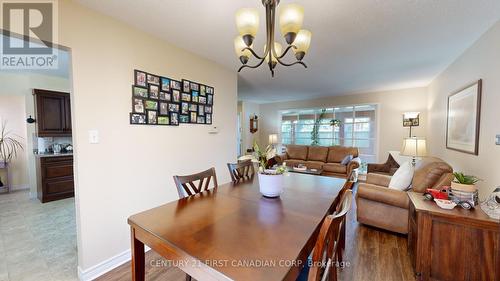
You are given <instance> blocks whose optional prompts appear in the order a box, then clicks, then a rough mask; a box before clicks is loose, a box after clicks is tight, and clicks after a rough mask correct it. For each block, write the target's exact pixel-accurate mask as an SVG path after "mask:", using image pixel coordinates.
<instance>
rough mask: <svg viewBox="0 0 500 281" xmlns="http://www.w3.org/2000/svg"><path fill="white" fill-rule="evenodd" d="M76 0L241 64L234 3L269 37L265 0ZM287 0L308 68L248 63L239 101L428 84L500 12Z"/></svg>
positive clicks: (370, 0) (393, 1)
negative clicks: (254, 12)
mask: <svg viewBox="0 0 500 281" xmlns="http://www.w3.org/2000/svg"><path fill="white" fill-rule="evenodd" d="M78 1H79V2H81V3H83V4H84V5H86V6H88V7H91V8H93V9H95V10H98V11H101V12H103V13H105V14H107V15H110V16H112V17H115V18H118V19H120V20H122V21H125V22H127V23H129V24H131V25H133V26H135V27H137V28H139V29H141V30H144V31H146V32H149V33H152V34H154V35H155V36H158V37H161V38H163V39H165V40H166V41H168V42H170V43H172V44H174V45H177V46H179V47H181V48H184V49H187V50H189V51H191V52H193V53H196V54H198V55H200V56H203V57H206V58H208V59H210V60H213V61H215V62H218V63H220V64H222V65H224V66H225V67H227V68H229V69H234V70H235V71H236V70H237V69H238V67H239V61H238V59H237V58H236V55H235V53H234V50H233V40H234V37H235V36H236V35H237V31H236V27H235V12H236V11H237V10H238V9H239V8H243V7H256V8H259V9H260V14H261V15H260V16H261V20H260V22H261V28H260V32H259V33H258V34H257V39H256V41H255V44H254V45H255V46H256V50H258V51H261V48H263V44H264V42H263V38H264V37H265V33H264V24H263V23H264V22H265V18H264V8H263V7H262V5H261V1H260V0H211V1H200V0H142V1H136V0H106V1H102V0H78ZM290 2H295V3H299V4H301V5H302V6H303V7H304V9H305V19H304V28H307V29H309V30H311V31H312V33H313V37H312V43H311V48H310V50H309V53H308V54H307V55H306V57H305V59H304V61H305V62H306V63H307V65H308V66H309V67H308V69H307V70H306V69H303V68H302V67H301V66H297V65H296V66H293V67H288V68H286V67H280V66H278V67H277V70H276V77H274V78H271V75H270V72H269V70H268V69H267V68H266V67H265V66H264V67H260V68H258V69H255V70H249V69H246V70H243V72H241V73H240V74H239V77H238V96H239V99H240V100H251V101H255V102H259V103H265V102H272V101H283V100H299V99H309V98H314V97H322V96H333V95H344V94H351V93H359V92H367V91H379V90H392V89H401V88H410V87H420V86H427V85H428V84H429V83H430V82H431V81H432V79H433V78H434V77H436V75H438V74H439V73H440V72H441V71H443V70H444V69H445V68H446V67H447V66H448V65H449V64H450V63H451V62H453V61H454V60H455V59H456V58H457V57H458V56H459V55H460V54H461V53H463V52H464V51H465V50H466V49H467V48H468V47H469V46H470V45H472V44H473V43H474V42H475V41H476V40H477V39H478V38H479V37H480V36H481V35H482V34H483V33H484V32H485V31H487V30H488V29H489V28H490V27H491V26H492V25H493V24H494V23H495V22H497V21H498V20H499V19H500V1H498V0H474V1H470V0H439V1H438V0H316V1H311V0H308V1H306V0H294V1H291V0H281V3H282V4H283V3H290ZM278 37H280V35H279V34H278V35H277V36H276V39H277V40H281V41H283V40H282V39H281V38H278ZM283 43H284V42H283ZM290 55H291V54H290ZM289 59H290V60H291V57H290V58H289Z"/></svg>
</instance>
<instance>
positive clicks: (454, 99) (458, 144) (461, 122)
mask: <svg viewBox="0 0 500 281" xmlns="http://www.w3.org/2000/svg"><path fill="white" fill-rule="evenodd" d="M481 91H482V80H478V81H476V82H474V83H473V84H471V85H468V86H466V87H464V88H463V89H461V90H459V91H457V92H455V93H453V94H451V95H450V96H449V97H448V112H447V126H446V148H448V149H452V150H456V151H460V152H464V153H469V154H473V155H478V154H479V127H480V117H481Z"/></svg>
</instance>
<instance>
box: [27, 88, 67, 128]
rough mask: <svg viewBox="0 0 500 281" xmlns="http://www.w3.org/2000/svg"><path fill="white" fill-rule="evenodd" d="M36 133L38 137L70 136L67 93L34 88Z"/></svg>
mask: <svg viewBox="0 0 500 281" xmlns="http://www.w3.org/2000/svg"><path fill="white" fill-rule="evenodd" d="M33 92H34V95H35V110H36V116H37V120H36V122H37V134H38V136H39V137H57V136H71V133H72V129H71V102H70V96H69V93H63V92H55V91H48V90H39V89H35V90H34V91H33Z"/></svg>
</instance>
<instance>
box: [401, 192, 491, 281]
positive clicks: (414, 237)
mask: <svg viewBox="0 0 500 281" xmlns="http://www.w3.org/2000/svg"><path fill="white" fill-rule="evenodd" d="M408 196H409V197H410V209H409V217H408V223H409V233H408V248H409V252H410V255H411V259H412V263H413V267H414V269H415V272H416V274H417V276H418V277H419V279H420V280H442V281H448V280H450V281H461V280H463V281H469V280H471V281H472V280H500V223H499V222H498V221H495V220H493V219H490V218H489V217H488V216H487V215H486V214H485V213H484V212H483V211H482V210H481V209H480V208H479V207H477V208H476V209H474V210H471V211H467V210H464V209H462V208H460V207H455V209H453V210H444V209H441V208H439V207H438V206H437V205H436V204H435V203H434V202H431V201H426V200H424V199H423V196H422V194H421V193H414V192H408Z"/></svg>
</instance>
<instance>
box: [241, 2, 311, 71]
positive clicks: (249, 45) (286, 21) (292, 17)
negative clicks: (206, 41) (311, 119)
mask: <svg viewBox="0 0 500 281" xmlns="http://www.w3.org/2000/svg"><path fill="white" fill-rule="evenodd" d="M279 2H280V0H262V4H263V5H264V7H265V8H266V33H267V34H266V44H265V45H264V54H263V55H261V56H260V55H258V54H257V52H255V50H254V47H253V41H254V39H255V36H256V34H257V30H258V29H259V12H258V10H257V9H252V8H245V9H240V10H239V11H238V12H237V13H236V26H237V28H238V32H239V33H240V35H239V36H237V37H236V38H235V39H234V49H235V51H236V55H237V56H238V57H239V59H240V61H241V63H242V64H243V65H242V66H241V67H240V69H238V72H240V71H241V70H243V69H244V68H257V67H259V66H261V65H262V64H263V63H264V61H265V62H266V63H267V65H268V66H269V70H270V71H271V76H272V77H274V68H275V67H276V65H277V64H278V63H279V64H281V65H283V66H292V65H296V64H300V65H302V66H304V67H305V68H307V65H306V64H305V63H304V62H302V59H303V58H304V56H305V55H306V53H307V51H308V49H309V45H310V44H311V32H310V31H308V30H305V29H301V27H302V22H303V21H304V9H303V8H302V7H301V6H299V5H297V4H287V5H283V6H282V7H280V10H279V12H280V13H279V26H280V29H281V34H282V35H283V37H284V38H285V42H286V44H287V47H286V48H285V50H284V51H283V52H282V49H283V47H282V46H281V44H280V43H278V42H275V41H274V28H275V20H276V8H277V7H278V4H279ZM290 49H291V50H292V51H293V52H294V53H295V59H296V61H295V62H292V63H286V62H284V61H283V60H282V59H283V58H284V57H285V55H286V54H287V53H288V51H290ZM251 56H254V57H255V58H257V59H258V62H257V63H256V64H255V65H249V64H247V63H248V61H249V60H250V57H251Z"/></svg>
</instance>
